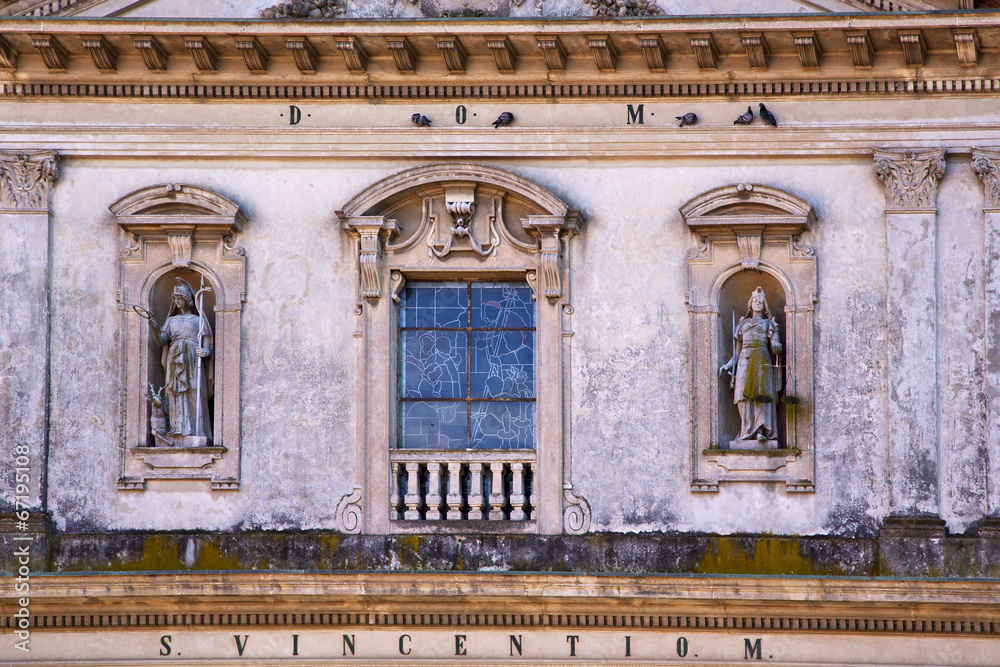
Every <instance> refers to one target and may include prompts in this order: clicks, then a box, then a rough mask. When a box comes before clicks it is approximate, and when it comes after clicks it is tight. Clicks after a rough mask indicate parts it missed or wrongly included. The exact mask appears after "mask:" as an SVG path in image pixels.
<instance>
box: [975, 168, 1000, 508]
mask: <svg viewBox="0 0 1000 667" xmlns="http://www.w3.org/2000/svg"><path fill="white" fill-rule="evenodd" d="M972 169H973V171H975V172H976V175H977V176H979V178H980V179H981V180H982V181H983V191H984V193H983V224H984V225H985V230H984V231H985V245H986V247H985V248H984V250H985V252H984V257H985V263H986V266H985V291H986V300H985V305H986V312H985V318H984V322H985V324H986V327H985V332H984V335H985V338H986V340H985V350H986V373H985V377H984V382H983V385H984V386H983V393H984V395H985V399H986V433H985V435H986V461H985V465H986V487H987V488H986V514H987V516H988V517H1000V149H993V150H974V151H973V152H972Z"/></svg>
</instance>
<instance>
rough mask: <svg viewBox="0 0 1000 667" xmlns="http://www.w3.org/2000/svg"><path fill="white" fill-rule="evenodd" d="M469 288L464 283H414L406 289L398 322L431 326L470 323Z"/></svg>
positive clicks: (457, 325) (407, 324)
mask: <svg viewBox="0 0 1000 667" xmlns="http://www.w3.org/2000/svg"><path fill="white" fill-rule="evenodd" d="M468 300H469V296H468V288H467V287H466V285H465V284H464V283H457V284H456V283H415V284H412V285H407V286H406V287H404V288H403V296H402V299H401V301H402V306H401V308H400V309H399V321H400V324H401V325H402V326H404V327H421V328H428V329H440V328H461V327H466V326H468V323H469V318H468Z"/></svg>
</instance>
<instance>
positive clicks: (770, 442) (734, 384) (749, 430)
mask: <svg viewBox="0 0 1000 667" xmlns="http://www.w3.org/2000/svg"><path fill="white" fill-rule="evenodd" d="M733 339H734V340H733V356H732V358H731V359H730V360H729V361H728V362H726V364H725V365H723V366H722V367H721V368H719V375H722V372H723V371H727V372H728V373H729V376H730V387H731V388H732V389H733V402H734V403H736V407H737V409H738V410H739V412H740V434H739V436H738V437H737V439H736V440H734V441H733V443H732V445H731V446H732V447H733V448H734V449H753V448H761V449H764V448H776V447H777V446H778V442H777V437H778V431H777V428H776V422H777V420H776V418H775V402H776V401H777V399H778V393H779V392H780V391H781V389H782V379H783V376H782V373H781V372H779V367H778V364H777V359H778V358H779V357H778V355H780V354H781V339H780V337H779V336H778V323H777V322H776V321H775V320H774V318H773V317H772V316H771V311H770V309H769V308H768V305H767V295H765V294H764V290H763V289H762V288H760V287H758V288H757V289H755V290H754V291H753V293H752V294H751V295H750V300H749V301H748V302H747V313H746V315H745V316H744V317H741V318H740V320H739V322H737V323H736V324H735V325H734V326H733Z"/></svg>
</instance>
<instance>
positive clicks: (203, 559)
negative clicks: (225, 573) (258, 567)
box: [191, 540, 246, 570]
mask: <svg viewBox="0 0 1000 667" xmlns="http://www.w3.org/2000/svg"><path fill="white" fill-rule="evenodd" d="M200 546H201V549H199V553H198V558H197V560H196V561H195V563H194V567H193V568H191V569H194V570H243V569H246V568H244V567H243V564H242V563H241V562H240V560H239V559H238V558H235V557H233V556H230V555H229V554H226V553H224V552H223V551H222V549H220V548H219V545H218V544H216V543H215V542H213V541H208V540H205V541H202V542H201V545H200Z"/></svg>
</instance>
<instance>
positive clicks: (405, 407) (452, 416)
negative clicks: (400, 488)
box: [399, 281, 535, 449]
mask: <svg viewBox="0 0 1000 667" xmlns="http://www.w3.org/2000/svg"><path fill="white" fill-rule="evenodd" d="M399 329H400V331H399V365H400V368H399V425H400V433H399V435H400V437H399V442H400V447H403V448H405V449H467V448H468V449H534V448H535V302H534V301H533V300H532V298H531V289H530V288H529V287H528V285H527V284H526V283H485V282H471V281H468V282H448V283H438V282H433V283H432V282H426V283H421V282H412V283H408V284H407V285H406V287H405V288H404V290H403V293H402V298H401V300H400V309H399Z"/></svg>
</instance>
